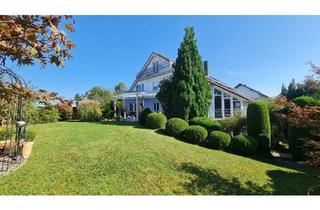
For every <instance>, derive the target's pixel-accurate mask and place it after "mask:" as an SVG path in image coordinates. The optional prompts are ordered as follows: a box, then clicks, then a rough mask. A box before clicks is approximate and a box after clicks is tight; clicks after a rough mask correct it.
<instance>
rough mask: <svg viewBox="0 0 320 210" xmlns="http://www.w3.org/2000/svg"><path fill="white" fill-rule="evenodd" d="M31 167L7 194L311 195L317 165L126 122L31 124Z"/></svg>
mask: <svg viewBox="0 0 320 210" xmlns="http://www.w3.org/2000/svg"><path fill="white" fill-rule="evenodd" d="M32 129H33V130H35V131H36V132H37V133H38V135H37V138H36V140H35V145H34V148H33V152H32V155H31V157H30V158H29V160H28V161H27V163H26V164H25V165H24V166H23V167H21V168H19V169H18V170H16V171H15V172H13V173H11V174H9V175H7V176H4V177H0V194H18V195H20V194H23V195H30V194H36V195H43V194H48V195H74V194H81V195H97V194H108V195H109V194H116V195H131V194H134V195H146V194H147V195H148V194H306V192H307V189H308V188H309V187H310V186H312V185H315V184H320V178H319V176H320V170H319V169H316V168H303V167H284V166H280V165H276V164H270V163H266V162H262V161H257V160H254V159H250V158H245V157H241V156H237V155H233V154H229V153H226V152H221V151H216V150H210V149H206V148H203V147H199V146H197V145H191V144H187V143H184V142H181V141H178V140H176V139H174V138H171V137H168V136H165V135H161V134H158V133H157V132H155V131H153V130H148V129H143V128H139V127H136V126H135V125H133V124H124V123H105V124H102V123H80V122H61V123H54V124H46V125H37V126H32Z"/></svg>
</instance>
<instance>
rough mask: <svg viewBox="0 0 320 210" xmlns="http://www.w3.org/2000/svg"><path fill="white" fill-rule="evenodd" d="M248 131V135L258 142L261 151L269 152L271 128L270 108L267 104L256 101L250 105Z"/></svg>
mask: <svg viewBox="0 0 320 210" xmlns="http://www.w3.org/2000/svg"><path fill="white" fill-rule="evenodd" d="M247 129H248V135H249V136H252V137H253V138H255V139H256V140H257V141H258V147H259V149H261V150H269V148H270V137H271V126H270V117H269V110H268V106H267V105H266V104H265V103H263V102H261V101H254V102H251V103H250V104H249V105H248V109H247ZM261 136H263V137H261Z"/></svg>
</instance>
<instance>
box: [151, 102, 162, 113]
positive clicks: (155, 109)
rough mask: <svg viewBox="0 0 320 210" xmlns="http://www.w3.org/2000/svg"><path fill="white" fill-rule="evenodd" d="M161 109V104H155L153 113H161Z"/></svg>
mask: <svg viewBox="0 0 320 210" xmlns="http://www.w3.org/2000/svg"><path fill="white" fill-rule="evenodd" d="M159 107H160V104H159V103H153V111H155V112H159V110H160V109H159Z"/></svg>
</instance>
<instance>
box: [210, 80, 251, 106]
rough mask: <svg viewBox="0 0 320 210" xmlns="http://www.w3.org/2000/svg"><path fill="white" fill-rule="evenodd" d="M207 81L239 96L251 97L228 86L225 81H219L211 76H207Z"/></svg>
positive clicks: (246, 98)
mask: <svg viewBox="0 0 320 210" xmlns="http://www.w3.org/2000/svg"><path fill="white" fill-rule="evenodd" d="M208 81H209V83H211V84H213V85H216V86H218V87H219V88H221V89H223V90H226V91H228V92H230V93H232V94H234V95H236V96H238V97H240V98H243V99H245V100H251V98H248V97H247V96H244V95H243V94H241V93H239V92H238V91H237V90H236V89H235V88H233V87H230V86H229V85H227V84H226V83H223V82H221V81H220V80H218V79H216V78H213V77H211V76H208Z"/></svg>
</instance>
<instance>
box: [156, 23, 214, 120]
mask: <svg viewBox="0 0 320 210" xmlns="http://www.w3.org/2000/svg"><path fill="white" fill-rule="evenodd" d="M164 83H165V84H166V82H164ZM168 83H170V84H166V85H167V87H166V88H167V89H168V91H169V92H168V93H164V92H163V91H164V90H161V87H163V83H162V85H161V86H160V93H159V94H158V99H159V101H160V102H161V103H162V104H165V106H164V109H165V112H166V113H167V114H168V113H169V114H171V115H172V116H175V117H180V118H183V119H186V120H189V119H191V118H193V117H205V116H207V115H208V108H209V106H210V101H211V93H210V86H209V83H208V80H207V78H206V74H205V70H204V66H203V63H202V59H201V57H200V55H199V52H198V47H197V42H196V39H195V32H194V28H193V27H187V28H185V36H184V38H183V41H182V42H181V44H180V48H179V49H178V57H177V59H176V67H175V71H174V73H173V76H172V80H171V82H168ZM163 96H165V97H163ZM166 96H171V97H170V98H167V97H166ZM164 98H165V100H163V99H164ZM167 100H169V101H167ZM168 108H170V109H171V110H172V113H170V111H169V110H168ZM169 116H170V115H169Z"/></svg>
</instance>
